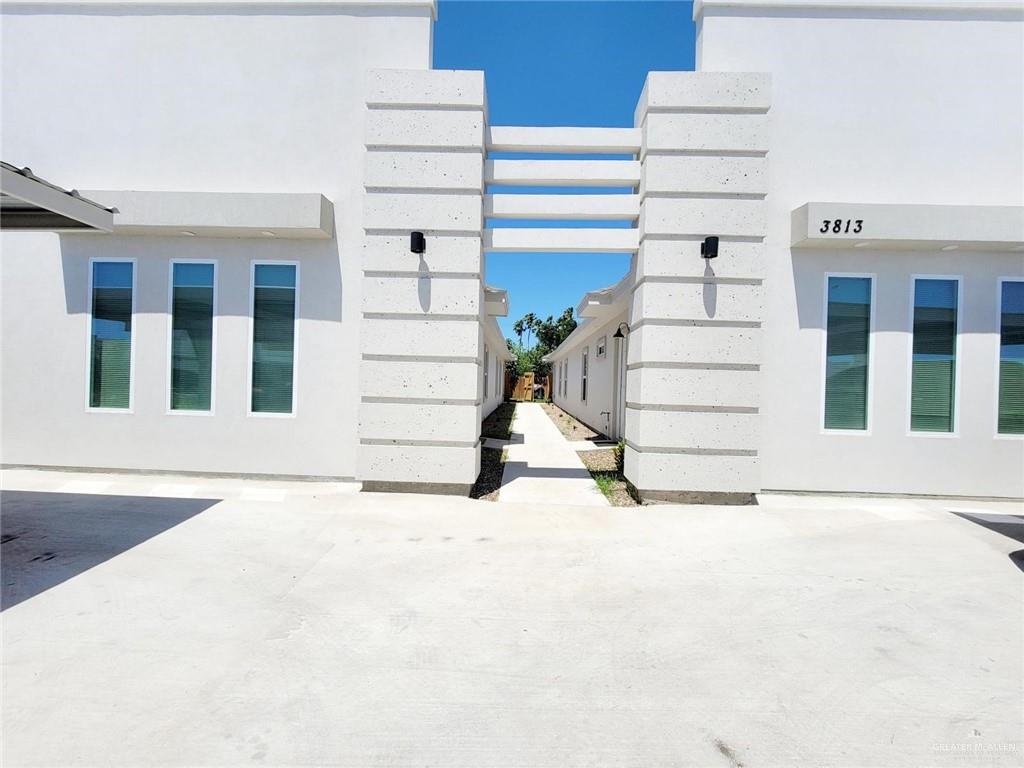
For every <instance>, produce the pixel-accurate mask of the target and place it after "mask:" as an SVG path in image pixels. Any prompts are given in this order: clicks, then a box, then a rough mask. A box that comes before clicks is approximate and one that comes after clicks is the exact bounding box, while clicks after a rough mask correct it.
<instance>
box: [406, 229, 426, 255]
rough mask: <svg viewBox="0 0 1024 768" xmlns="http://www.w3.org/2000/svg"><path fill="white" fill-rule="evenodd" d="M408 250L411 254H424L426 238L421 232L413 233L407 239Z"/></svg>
mask: <svg viewBox="0 0 1024 768" xmlns="http://www.w3.org/2000/svg"><path fill="white" fill-rule="evenodd" d="M409 250H410V251H412V252H413V253H424V252H425V251H426V250H427V238H425V237H424V236H423V233H422V232H413V233H412V235H410V237H409Z"/></svg>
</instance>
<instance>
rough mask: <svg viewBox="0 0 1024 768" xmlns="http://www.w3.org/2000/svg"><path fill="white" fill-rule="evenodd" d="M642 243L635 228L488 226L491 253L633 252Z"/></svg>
mask: <svg viewBox="0 0 1024 768" xmlns="http://www.w3.org/2000/svg"><path fill="white" fill-rule="evenodd" d="M638 244H639V235H638V232H637V230H635V229H582V228H581V229H555V228H550V229H526V228H523V229H511V228H509V229H504V228H502V229H488V230H485V231H484V250H485V251H489V252H491V253H503V252H504V253H509V252H516V251H523V252H530V251H535V252H538V251H539V252H547V251H552V252H558V253H591V252H593V253H632V252H633V251H635V250H636V249H637V245H638Z"/></svg>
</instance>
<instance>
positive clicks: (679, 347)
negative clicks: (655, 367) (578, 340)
mask: <svg viewBox="0 0 1024 768" xmlns="http://www.w3.org/2000/svg"><path fill="white" fill-rule="evenodd" d="M760 359H761V331H760V329H759V328H706V327H693V326H682V325H643V326H641V327H640V328H637V329H636V330H635V331H633V332H632V333H630V335H629V350H628V362H629V363H631V364H632V363H639V362H645V363H652V362H669V363H701V364H706V363H716V364H728V365H734V364H758V363H759V362H760Z"/></svg>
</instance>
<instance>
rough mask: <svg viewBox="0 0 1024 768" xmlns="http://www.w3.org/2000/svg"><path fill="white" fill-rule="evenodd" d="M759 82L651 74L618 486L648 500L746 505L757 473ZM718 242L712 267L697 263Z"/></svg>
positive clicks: (763, 187)
mask: <svg viewBox="0 0 1024 768" xmlns="http://www.w3.org/2000/svg"><path fill="white" fill-rule="evenodd" d="M769 104H770V80H769V76H768V75H766V74H742V73H741V74H733V73H714V72H652V73H650V74H649V75H648V77H647V82H646V84H645V86H644V91H643V94H642V95H641V97H640V103H639V104H638V106H637V111H636V125H637V127H639V128H640V129H641V131H642V140H643V146H642V150H641V160H642V169H643V170H642V180H641V185H640V195H641V204H640V249H639V252H638V254H637V262H636V284H635V286H634V289H633V297H632V302H631V306H630V317H629V322H630V334H629V355H628V360H627V384H626V400H627V405H626V408H627V413H626V455H625V470H626V476H627V477H628V478H629V480H630V481H631V482H632V483H633V485H635V486H636V488H637V489H638V490H639V491H640V493H641V495H642V496H643V497H644V498H647V499H652V500H665V501H677V502H704V503H744V502H748V501H751V500H752V498H753V496H752V495H753V494H754V493H756V492H757V491H759V490H760V477H759V471H758V448H759V442H760V441H759V425H758V422H759V417H758V409H759V403H760V390H761V386H760V362H761V323H762V321H763V318H764V309H763V305H764V298H763V291H764V287H763V276H764V254H765V247H764V238H765V235H766V229H767V221H766V219H767V217H766V203H765V195H766V192H767V189H768V187H767V151H768V136H769V133H768V109H769ZM707 236H717V237H718V238H719V252H718V258H716V259H711V260H705V259H703V258H701V256H700V245H701V241H702V240H703V239H704V238H705V237H707Z"/></svg>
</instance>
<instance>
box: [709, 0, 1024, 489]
mask: <svg viewBox="0 0 1024 768" xmlns="http://www.w3.org/2000/svg"><path fill="white" fill-rule="evenodd" d="M741 5H742V3H737V2H732V3H730V6H731V7H729V8H723V7H718V5H717V4H716V3H715V2H711V1H710V0H709V2H706V3H705V5H704V12H703V17H702V20H701V22H700V46H699V49H698V50H699V58H698V69H700V70H702V71H706V72H718V71H725V72H750V71H763V72H770V73H771V75H772V93H773V98H772V109H771V120H770V142H769V143H770V154H769V157H770V160H771V172H770V174H769V182H768V229H767V231H768V237H767V241H766V242H767V259H766V272H765V275H766V285H767V287H768V290H767V294H766V302H767V303H766V310H765V325H764V333H765V338H764V349H765V350H766V354H765V356H764V359H763V368H762V376H761V390H762V418H763V432H762V435H763V436H762V443H761V479H760V484H761V487H762V488H765V489H795V490H819V491H864V492H883V493H884V492H893V493H921V494H958V495H980V496H1008V497H1020V496H1022V495H1024V440H1021V439H1019V438H1013V437H1000V438H996V437H995V430H996V427H995V419H996V401H995V398H996V392H997V388H996V381H997V370H998V332H999V331H998V322H999V321H998V315H997V311H998V310H997V301H996V295H997V278H998V277H1000V276H1005V277H1010V276H1016V277H1021V276H1024V255H1021V254H1020V253H1013V252H1006V253H1001V254H1000V253H991V252H989V253H973V252H969V251H966V250H963V249H961V250H959V251H956V252H953V253H943V252H941V251H938V250H931V251H904V250H901V251H879V250H873V249H872V248H862V249H853V248H849V249H846V250H831V249H830V250H820V251H819V250H813V249H791V248H790V245H789V244H790V242H791V240H790V214H791V212H792V211H793V210H794V209H795V208H798V207H799V206H801V205H803V204H805V203H807V202H810V201H830V202H849V203H908V204H909V203H925V204H928V203H930V204H948V205H957V204H959V205H1021V204H1022V203H1024V186H1022V183H1021V179H1022V178H1024V101H1022V99H1021V98H1020V94H1021V93H1024V24H1022V21H1021V12H1020V11H1019V9H1018V10H1017V11H1016V12H1014V11H999V10H994V11H985V10H982V9H980V6H979V9H978V10H974V11H972V10H963V6H964V4H963V3H960V4H959V5H960V6H961V10H945V11H943V10H941V7H940V6H941V5H942V4H941V3H935V2H931V3H917V4H915V3H908V2H903V3H879V4H877V5H878V6H879V8H876V9H875V10H865V9H864V7H863V6H864V5H865V4H864V3H859V4H852V3H844V2H837V3H835V4H834V8H833V10H832V11H824V10H822V9H821V5H822V4H821V3H816V4H813V5H814V7H813V8H811V7H806V8H800V7H798V6H799V5H800V4H799V3H796V2H790V3H788V6H789V7H788V8H786V9H772V8H771V7H770V6H771V5H772V4H771V3H767V4H766V3H760V4H755V3H750V5H749V6H748V7H737V6H741ZM807 5H808V6H810V5H812V4H810V3H808V4H807ZM853 5H857V6H859V7H851V6H853ZM915 5H916V8H915V7H914V6H915ZM981 5H987V6H989V7H993V6H995V5H996V4H995V3H986V4H981ZM1005 5H1006V7H1007V8H1008V7H1009V5H1010V4H1005ZM766 6H768V7H766ZM883 6H888V7H889V8H888V9H887V8H885V7H883ZM955 52H960V53H963V54H964V55H959V54H957V53H955ZM730 260H731V259H730V258H729V257H728V256H726V257H725V258H722V257H720V258H719V259H717V264H716V267H717V266H718V265H722V266H727V265H728V264H729V263H730ZM829 271H832V272H851V273H873V274H875V275H876V285H875V290H876V299H875V329H876V331H875V334H874V336H873V345H874V346H873V350H872V363H871V365H872V373H873V380H874V388H873V397H872V406H871V412H870V422H871V425H872V426H871V431H870V433H869V434H868V435H862V434H853V433H851V434H824V433H823V432H822V430H821V423H822V422H821V418H822V417H821V401H822V389H823V374H822V355H823V345H822V337H823V335H824V331H823V300H824V275H825V273H826V272H829ZM928 274H935V275H961V276H963V284H962V287H963V305H962V306H961V314H960V322H961V337H960V342H961V347H960V354H959V359H958V364H959V365H960V374H961V375H960V382H961V384H960V394H959V397H958V405H959V418H958V421H959V432H958V434H956V436H953V437H935V436H910V435H908V395H907V390H908V386H909V381H908V376H909V354H910V351H909V350H910V347H909V345H910V338H909V336H910V334H909V328H910V291H911V285H910V280H911V275H928Z"/></svg>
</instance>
